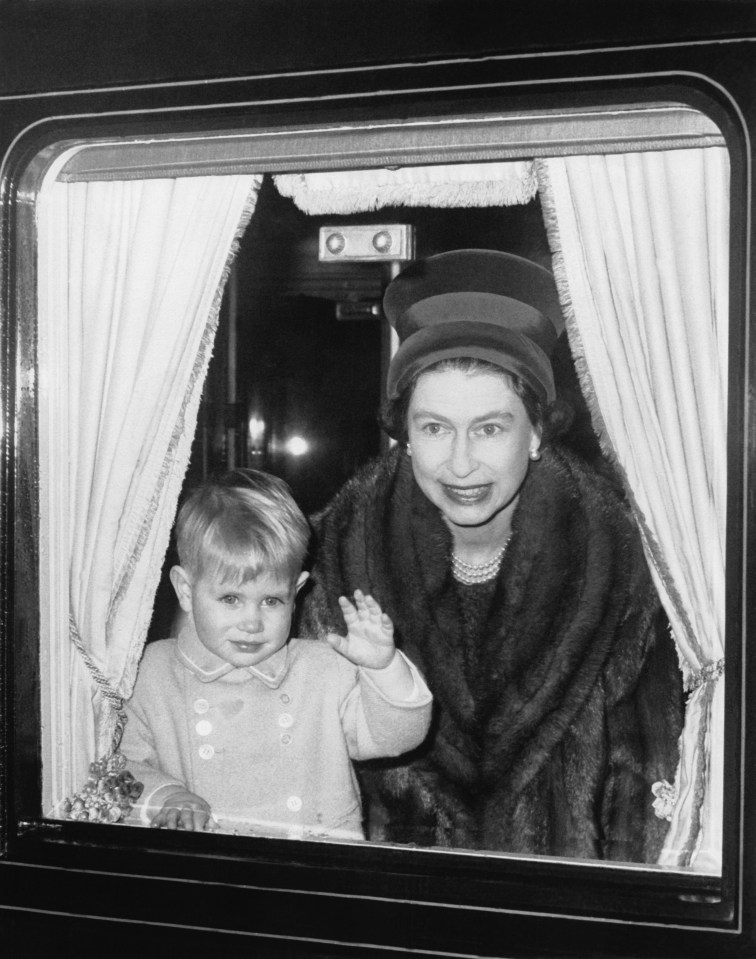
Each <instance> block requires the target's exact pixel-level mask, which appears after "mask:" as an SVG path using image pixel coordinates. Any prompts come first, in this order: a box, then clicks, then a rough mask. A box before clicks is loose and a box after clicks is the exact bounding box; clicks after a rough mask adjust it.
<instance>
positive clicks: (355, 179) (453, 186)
mask: <svg viewBox="0 0 756 959" xmlns="http://www.w3.org/2000/svg"><path fill="white" fill-rule="evenodd" d="M499 167H501V168H503V169H506V171H507V175H501V176H500V177H499V178H496V179H494V178H491V179H484V178H481V179H479V180H463V179H459V180H455V179H453V177H452V176H451V174H450V175H449V179H448V180H445V181H444V180H440V179H439V180H436V181H433V180H430V179H426V180H423V179H422V177H423V174H424V173H425V172H426V171H435V170H439V169H443V168H438V167H417V168H411V169H410V170H407V169H406V168H402V169H400V170H397V171H393V170H384V169H381V170H354V171H351V173H350V172H347V173H343V174H327V173H308V174H302V173H294V174H279V175H277V176H274V178H273V180H274V183H275V185H276V189H277V190H278V192H279V193H280V194H281V195H282V196H285V197H288V198H290V199H291V200H293V201H294V204H295V205H296V206H297V207H298V208H299V209H300V210H302V212H304V213H307V214H308V215H310V216H318V215H320V216H322V215H329V214H333V215H337V214H338V215H348V214H352V213H363V212H367V211H371V210H378V209H381V208H382V207H386V206H409V207H417V206H432V207H463V208H464V207H487V206H513V205H518V204H524V203H529V202H530V201H531V200H532V199H534V197H535V196H536V194H537V192H538V182H537V179H536V176H535V170H534V168H533V164H532V163H531V162H524V161H513V162H511V163H509V164H507V165H506V166H505V165H504V164H499ZM468 175H469V174H468ZM412 177H414V179H412ZM392 179H394V180H395V181H396V182H391V180H392Z"/></svg>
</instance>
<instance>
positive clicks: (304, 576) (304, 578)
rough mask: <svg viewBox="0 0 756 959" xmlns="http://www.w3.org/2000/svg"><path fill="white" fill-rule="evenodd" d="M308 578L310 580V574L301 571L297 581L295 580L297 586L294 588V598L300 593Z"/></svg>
mask: <svg viewBox="0 0 756 959" xmlns="http://www.w3.org/2000/svg"><path fill="white" fill-rule="evenodd" d="M309 578H310V574H309V573H306V572H304V571H302V572H301V573H300V574H299V579H298V580H297V585H296V586H295V587H294V595H295V596H296V594H297V593H298V592H299V591H300V589H301V588H302V587H303V586H304V584H305V583H306V582H307V580H308V579H309Z"/></svg>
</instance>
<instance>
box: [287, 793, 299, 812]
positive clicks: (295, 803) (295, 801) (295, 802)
mask: <svg viewBox="0 0 756 959" xmlns="http://www.w3.org/2000/svg"><path fill="white" fill-rule="evenodd" d="M286 807H287V809H290V810H291V811H292V812H299V810H300V809H301V808H302V800H301V799H300V798H299V796H289V798H288V799H287V800H286Z"/></svg>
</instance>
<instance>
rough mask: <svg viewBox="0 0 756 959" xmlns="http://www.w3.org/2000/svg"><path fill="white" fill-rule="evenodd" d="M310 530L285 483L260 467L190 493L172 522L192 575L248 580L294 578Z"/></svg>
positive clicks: (184, 562)
mask: <svg viewBox="0 0 756 959" xmlns="http://www.w3.org/2000/svg"><path fill="white" fill-rule="evenodd" d="M309 537H310V528H309V525H308V523H307V520H306V519H305V517H304V514H303V513H302V511H301V510H300V508H299V507H298V506H297V504H296V503H295V501H294V498H293V496H292V494H291V490H290V489H289V487H288V485H287V484H286V483H285V482H284V481H283V480H282V479H279V478H278V477H277V476H272V475H271V474H269V473H263V472H262V471H260V470H252V469H236V470H231V471H229V472H227V473H224V474H222V475H220V476H218V477H215V478H213V479H211V480H209V481H208V482H206V483H203V484H202V485H201V486H199V487H197V488H196V489H195V490H193V492H192V493H190V495H189V497H188V498H187V500H186V502H185V503H184V505H183V506H182V507H181V509H180V510H179V514H178V518H177V520H176V545H177V548H178V554H179V562H180V564H181V565H182V566H183V567H184V569H185V570H186V571H187V573H188V574H189V575H190V576H191V577H192V578H198V577H202V576H210V577H215V576H218V577H219V578H220V579H221V581H223V582H225V581H233V582H246V581H248V580H250V579H256V578H257V577H258V576H259V575H260V574H261V573H272V574H274V575H276V576H280V577H281V578H289V579H290V580H291V581H292V582H293V581H294V580H295V579H296V578H297V577H298V575H299V573H300V572H301V570H302V566H303V564H304V559H305V556H306V554H307V547H308V543H309Z"/></svg>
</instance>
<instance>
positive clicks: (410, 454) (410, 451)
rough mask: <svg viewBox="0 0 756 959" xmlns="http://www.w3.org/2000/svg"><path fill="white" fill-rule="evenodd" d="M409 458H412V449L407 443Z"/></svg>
mask: <svg viewBox="0 0 756 959" xmlns="http://www.w3.org/2000/svg"><path fill="white" fill-rule="evenodd" d="M407 456H412V447H411V446H410V445H409V443H407Z"/></svg>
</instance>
